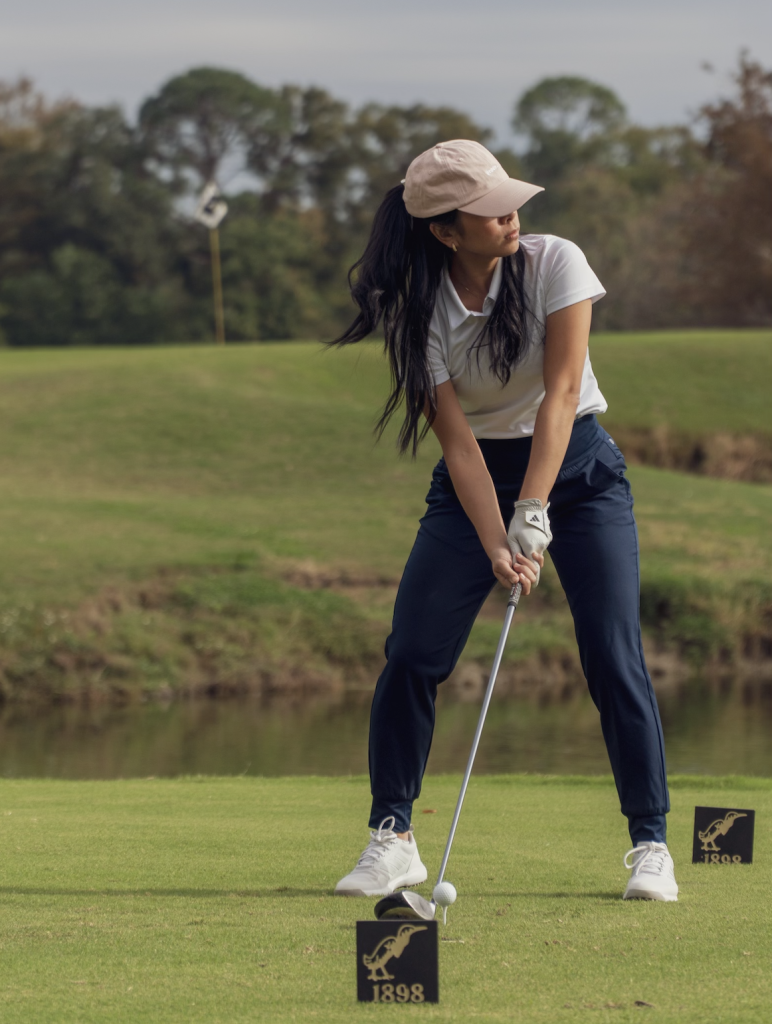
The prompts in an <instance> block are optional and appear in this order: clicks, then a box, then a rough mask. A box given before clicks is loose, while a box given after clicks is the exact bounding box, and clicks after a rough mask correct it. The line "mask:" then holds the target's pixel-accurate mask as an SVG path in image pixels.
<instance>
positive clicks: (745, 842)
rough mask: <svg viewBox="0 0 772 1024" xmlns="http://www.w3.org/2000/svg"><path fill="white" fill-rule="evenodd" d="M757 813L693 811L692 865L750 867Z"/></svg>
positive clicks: (730, 809) (734, 809) (732, 809)
mask: <svg viewBox="0 0 772 1024" xmlns="http://www.w3.org/2000/svg"><path fill="white" fill-rule="evenodd" d="M755 817H756V812H755V811H749V810H741V809H739V808H737V807H695V808H694V843H693V847H692V863H693V864H751V863H752V862H753V826H754V823H755Z"/></svg>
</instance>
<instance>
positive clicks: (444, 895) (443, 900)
mask: <svg viewBox="0 0 772 1024" xmlns="http://www.w3.org/2000/svg"><path fill="white" fill-rule="evenodd" d="M456 896H457V893H456V887H455V885H452V884H451V883H450V882H440V883H439V884H438V885H435V887H434V892H433V893H432V897H433V899H434V902H435V903H436V904H437V906H438V907H449V906H450V905H451V903H455V902H456Z"/></svg>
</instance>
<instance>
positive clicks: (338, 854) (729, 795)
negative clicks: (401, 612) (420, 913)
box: [0, 776, 772, 1024]
mask: <svg viewBox="0 0 772 1024" xmlns="http://www.w3.org/2000/svg"><path fill="white" fill-rule="evenodd" d="M458 784H459V779H458V778H456V777H449V776H439V777H435V778H429V779H427V781H426V783H425V787H424V792H423V795H422V797H421V799H420V801H419V802H418V804H417V808H416V811H417V813H416V815H415V817H416V821H417V837H418V841H419V845H420V849H421V853H422V856H423V858H424V860H425V862H426V863H427V866H428V868H429V872H430V877H431V875H433V873H434V872H435V871H436V869H437V865H438V863H439V859H440V856H441V852H442V848H443V845H444V841H445V837H446V833H447V829H448V825H449V822H450V817H451V814H452V810H453V806H454V802H455V798H456V795H457V791H458ZM695 804H701V805H705V804H707V805H713V806H719V807H727V806H731V807H738V808H754V809H755V810H756V812H757V824H756V857H755V862H754V863H753V864H752V865H749V866H728V867H709V866H706V865H701V864H698V865H692V864H691V828H692V820H693V810H694V806H695ZM424 808H428V809H432V810H434V811H436V813H435V814H432V815H423V814H421V813H420V812H421V809H424ZM367 811H368V797H367V783H366V781H365V780H364V779H356V778H348V779H346V778H338V779H320V778H313V779H308V778H305V779H304V778H294V779H273V780H267V779H255V778H251V779H250V778H236V779H215V778H209V779H204V778H190V779H177V780H173V781H170V780H163V781H161V780H152V779H151V780H136V781H118V782H94V783H84V782H80V783H71V782H50V781H14V782H8V781H5V782H3V785H2V789H0V822H2V825H1V826H0V842H1V843H2V851H3V856H2V867H1V868H0V1019H2V1020H3V1021H8V1022H9V1024H27V1022H29V1024H39V1022H48V1021H51V1022H56V1024H69V1022H78V1024H90V1022H94V1024H96V1022H100V1024H101V1022H104V1021H117V1022H121V1024H124V1022H126V1024H128V1022H132V1021H153V1022H154V1024H167V1022H168V1024H172V1022H174V1024H177V1022H179V1024H196V1022H201V1024H219V1022H222V1024H237V1022H241V1021H244V1022H247V1021H271V1022H273V1021H277V1022H281V1021H307V1020H313V1021H328V1022H334V1024H339V1022H345V1021H353V1020H363V1019H367V1020H371V1019H378V1020H380V1019H382V1018H383V1019H385V1017H386V1016H388V1017H389V1019H392V1016H393V1015H394V1014H395V1013H396V1014H399V1015H400V1018H402V1017H403V1016H404V1017H406V1018H409V1019H411V1020H412V1019H415V1018H417V1017H418V1016H419V1015H420V1018H421V1019H428V1020H437V1021H460V1020H475V1021H502V1022H504V1021H522V1022H524V1024H554V1022H556V1021H567V1022H570V1021H585V1020H587V1019H593V1020H601V1021H605V1020H610V1021H611V1020H613V1021H628V1020H629V1021H633V1020H635V1021H638V1020H641V1019H642V1017H641V1014H646V1015H648V1016H650V1017H651V1019H652V1020H656V1021H661V1022H666V1021H667V1022H679V1024H681V1022H695V1024H696V1022H700V1024H702V1022H704V1021H711V1022H713V1021H715V1022H727V1024H728V1022H731V1024H738V1022H759V1024H761V1022H766V1021H767V1020H768V1019H769V1002H770V998H771V997H772V981H771V980H770V979H771V978H772V973H771V972H770V968H771V967H772V940H771V939H770V931H769V914H768V905H769V893H770V887H771V886H772V861H771V860H770V854H769V851H770V842H772V826H771V825H770V822H771V821H772V782H770V781H769V780H758V779H756V780H744V779H740V778H734V779H732V778H730V779H724V780H721V779H707V778H703V779H694V778H684V777H682V778H678V779H675V780H673V811H672V813H671V815H670V826H669V828H670V833H669V841H670V848H671V850H672V851H673V854H674V857H675V860H676V868H677V877H678V880H679V884H680V886H681V895H680V898H679V901H678V902H677V903H673V904H657V903H647V902H623V901H622V900H621V899H620V895H621V892H622V891H623V888H624V885H625V881H626V877H627V872H626V871H625V870H624V868H623V867H622V857H623V855H624V853H625V851H626V850H627V849H628V846H629V841H628V839H627V836H626V833H625V827H624V821H623V819H622V817H621V816H620V814H619V811H618V807H617V800H616V795H615V792H614V788H613V784H612V783H611V781H610V779H579V778H573V779H571V778H559V777H555V778H540V777H517V776H498V777H479V778H475V779H473V781H472V783H471V787H470V791H469V796H468V800H467V803H466V805H465V809H464V816H463V819H462V821H461V824H460V827H459V831H458V834H457V838H456V842H455V844H454V848H453V854H452V858H451V862H450V868H449V871H448V877H449V878H450V879H451V880H452V881H453V882H454V883H455V884H456V886H457V888H458V891H459V898H458V901H457V903H456V904H455V906H454V907H453V908H451V910H450V912H449V918H448V924H447V927H442V926H441V928H440V932H441V936H442V941H441V943H440V985H441V1002H440V1004H439V1005H438V1006H429V1005H424V1006H419V1007H413V1006H406V1007H402V1008H400V1009H395V1008H394V1007H385V1006H374V1005H358V1004H357V1003H356V1001H355V994H356V990H355V921H356V920H357V919H358V918H359V919H370V918H371V915H372V906H373V902H374V901H373V900H369V899H341V898H336V897H333V896H332V894H331V893H332V889H333V887H334V884H335V882H336V880H337V878H338V877H339V876H340V875H341V874H343V873H344V872H345V871H347V870H348V869H349V868H350V867H351V865H352V863H353V862H354V860H355V858H356V856H357V855H358V853H359V852H360V850H361V848H362V847H363V846H364V844H365V842H366V840H367V832H366V829H365V828H363V824H364V822H365V821H366V816H367ZM421 889H422V891H423V892H424V893H426V894H428V893H429V892H430V889H431V884H427V885H424V886H422V887H421ZM636 1001H640V1002H644V1003H648V1004H652V1006H653V1008H646V1007H644V1008H641V1007H638V1006H636V1005H635V1004H636Z"/></svg>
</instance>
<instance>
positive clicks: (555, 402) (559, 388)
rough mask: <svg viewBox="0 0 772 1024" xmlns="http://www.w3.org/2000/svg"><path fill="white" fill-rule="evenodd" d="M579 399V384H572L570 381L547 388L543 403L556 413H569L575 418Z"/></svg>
mask: <svg viewBox="0 0 772 1024" xmlns="http://www.w3.org/2000/svg"><path fill="white" fill-rule="evenodd" d="M581 397H582V391H581V382H580V383H579V384H574V383H573V381H571V382H566V383H560V384H556V385H555V386H554V387H552V388H548V389H547V392H546V394H545V396H544V402H545V403H546V404H547V405H548V406H550V407H552V408H553V409H555V410H556V411H559V412H561V413H570V414H571V416H575V415H576V410H577V409H578V408H579V402H580V400H581Z"/></svg>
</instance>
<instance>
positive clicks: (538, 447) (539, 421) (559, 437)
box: [520, 391, 579, 505]
mask: <svg viewBox="0 0 772 1024" xmlns="http://www.w3.org/2000/svg"><path fill="white" fill-rule="evenodd" d="M578 404H579V395H578V394H577V393H576V392H573V391H565V392H556V393H555V394H547V395H546V396H545V398H544V401H543V402H542V403H541V405H540V407H539V412H538V413H537V416H536V424H535V426H534V431H533V444H532V447H531V458H530V460H529V462H528V471H527V472H526V474H525V479H524V480H523V486H522V488H521V490H520V497H521V498H539V500H540V501H541V503H542V505H546V504H547V502H548V501H549V496H550V491H551V490H552V487H553V485H554V483H555V479H556V477H557V475H558V473H559V472H560V467H561V465H562V464H563V459H564V457H565V454H566V449H567V448H568V441H569V438H570V437H571V428H572V427H573V425H574V418H575V417H576V409H577V406H578Z"/></svg>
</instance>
